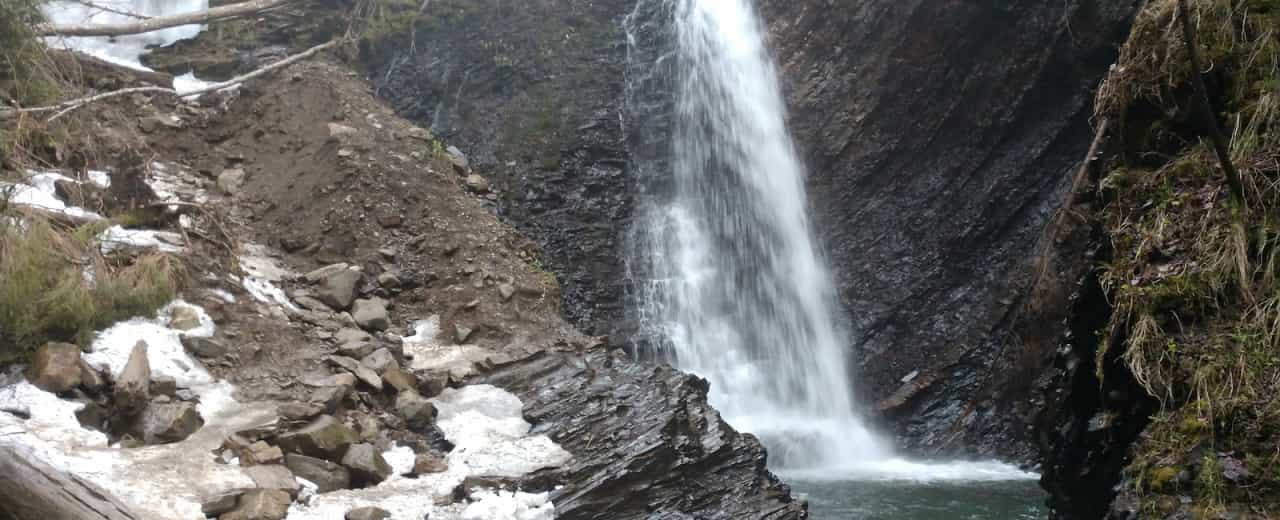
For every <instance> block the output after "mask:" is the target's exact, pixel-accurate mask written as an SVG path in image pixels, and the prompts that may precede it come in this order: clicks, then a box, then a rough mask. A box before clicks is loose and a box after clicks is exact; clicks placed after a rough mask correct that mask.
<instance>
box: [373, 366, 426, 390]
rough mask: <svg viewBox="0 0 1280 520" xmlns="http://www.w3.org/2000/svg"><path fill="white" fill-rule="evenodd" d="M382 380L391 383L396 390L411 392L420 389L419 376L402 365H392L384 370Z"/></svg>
mask: <svg viewBox="0 0 1280 520" xmlns="http://www.w3.org/2000/svg"><path fill="white" fill-rule="evenodd" d="M382 382H383V383H385V384H388V385H391V387H392V388H394V389H395V390H396V392H411V391H417V389H418V378H417V377H416V376H414V375H413V374H411V373H409V372H406V371H404V369H402V368H400V367H391V368H388V369H387V370H386V371H384V372H383V373H382Z"/></svg>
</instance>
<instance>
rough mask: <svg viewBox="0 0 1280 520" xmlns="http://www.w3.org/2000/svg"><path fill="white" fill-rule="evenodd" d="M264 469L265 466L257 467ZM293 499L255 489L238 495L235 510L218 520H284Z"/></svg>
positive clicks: (276, 491) (286, 494) (286, 495)
mask: <svg viewBox="0 0 1280 520" xmlns="http://www.w3.org/2000/svg"><path fill="white" fill-rule="evenodd" d="M257 467H266V466H257ZM292 503H293V498H292V497H291V496H290V495H289V493H287V492H285V491H281V490H278V489H255V490H252V491H247V492H245V494H243V495H240V499H239V500H237V502H236V508H235V509H234V510H232V511H230V512H228V513H226V514H223V515H222V516H220V517H218V520H284V517H285V516H286V515H288V514H289V504H292Z"/></svg>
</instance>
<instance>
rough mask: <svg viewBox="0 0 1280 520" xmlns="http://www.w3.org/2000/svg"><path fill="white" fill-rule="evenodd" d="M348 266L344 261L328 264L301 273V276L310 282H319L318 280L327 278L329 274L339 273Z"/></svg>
mask: <svg viewBox="0 0 1280 520" xmlns="http://www.w3.org/2000/svg"><path fill="white" fill-rule="evenodd" d="M350 268H351V265H349V264H346V263H337V264H329V265H326V266H324V267H321V268H319V269H316V270H314V271H311V272H309V273H307V274H305V275H303V278H305V279H306V280H307V281H308V282H311V283H319V282H320V280H324V279H325V278H328V277H329V275H331V274H335V273H340V272H342V271H346V270H347V269H350Z"/></svg>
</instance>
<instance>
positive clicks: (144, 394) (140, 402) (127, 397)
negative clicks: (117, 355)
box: [115, 340, 151, 415]
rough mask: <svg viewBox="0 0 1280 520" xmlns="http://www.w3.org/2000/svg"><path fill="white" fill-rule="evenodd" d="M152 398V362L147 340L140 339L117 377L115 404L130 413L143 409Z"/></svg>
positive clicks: (127, 413)
mask: <svg viewBox="0 0 1280 520" xmlns="http://www.w3.org/2000/svg"><path fill="white" fill-rule="evenodd" d="M150 400H151V363H150V362H149V361H148V360H147V342H146V341H143V340H138V342H137V343H136V344H134V345H133V350H132V351H131V352H129V361H128V362H126V363H125V365H124V370H123V371H121V372H120V377H119V378H117V379H116V388H115V405H116V407H117V408H119V409H120V410H121V411H123V412H124V413H125V414H126V415H129V414H133V413H137V412H139V411H142V409H143V408H144V407H146V406H147V402H148V401H150Z"/></svg>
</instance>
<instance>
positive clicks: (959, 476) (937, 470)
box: [777, 457, 1040, 483]
mask: <svg viewBox="0 0 1280 520" xmlns="http://www.w3.org/2000/svg"><path fill="white" fill-rule="evenodd" d="M777 473H778V475H779V476H781V477H783V478H786V479H796V480H806V481H814V482H833V481H885V482H912V483H946V482H957V483H960V482H1006V481H1018V480H1037V479H1039V478H1040V475H1039V474H1037V473H1035V472H1031V471H1026V470H1023V469H1021V468H1018V467H1017V466H1014V465H1011V464H1006V463H1003V462H999V461H993V460H986V461H936V462H930V461H915V460H908V459H903V458H898V457H894V458H888V459H883V460H874V461H863V462H860V463H858V464H853V465H849V466H845V467H841V466H828V467H823V468H817V469H808V470H804V469H801V470H786V469H783V470H779V471H777Z"/></svg>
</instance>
